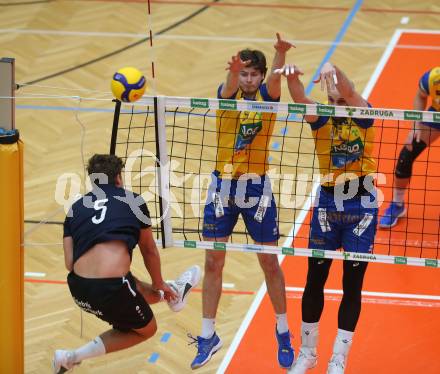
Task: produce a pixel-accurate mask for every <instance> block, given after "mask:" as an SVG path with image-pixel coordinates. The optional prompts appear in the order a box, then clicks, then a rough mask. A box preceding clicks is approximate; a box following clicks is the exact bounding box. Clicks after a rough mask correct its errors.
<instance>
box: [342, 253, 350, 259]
mask: <svg viewBox="0 0 440 374" xmlns="http://www.w3.org/2000/svg"><path fill="white" fill-rule="evenodd" d="M342 256H344V260H348V259H349V257H350V253H348V252H342Z"/></svg>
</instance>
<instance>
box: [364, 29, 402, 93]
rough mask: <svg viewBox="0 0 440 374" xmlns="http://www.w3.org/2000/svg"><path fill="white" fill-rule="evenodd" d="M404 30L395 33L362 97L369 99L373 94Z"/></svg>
mask: <svg viewBox="0 0 440 374" xmlns="http://www.w3.org/2000/svg"><path fill="white" fill-rule="evenodd" d="M402 31H403V30H402V29H397V30H396V31H394V34H393V36H392V37H391V40H390V42H389V43H388V46H387V48H386V49H385V51H384V53H383V54H382V57H381V58H380V60H379V63H378V64H377V66H376V69H375V70H374V72H373V75H372V76H371V78H370V80H369V82H368V84H367V86H366V87H365V89H364V92H363V93H362V96H363V97H364V98H368V97H369V96H370V94H371V91H373V88H374V86H375V85H376V83H377V80H378V79H379V76H380V74H381V73H382V70H383V69H384V67H385V65H386V63H387V62H388V59H389V58H390V56H391V53H392V52H393V50H394V47H395V46H396V44H397V41H398V40H399V38H400V36H401V35H402Z"/></svg>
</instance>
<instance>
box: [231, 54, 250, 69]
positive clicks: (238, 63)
mask: <svg viewBox="0 0 440 374" xmlns="http://www.w3.org/2000/svg"><path fill="white" fill-rule="evenodd" d="M250 63H251V60H247V61H243V60H242V59H241V58H240V53H237V54H236V55H235V56H232V57H231V60H230V61H228V65H229V66H228V67H227V68H226V69H225V70H230V71H231V72H232V73H239V72H240V71H241V69H243V68H245V67H246V66H248V65H249V64H250Z"/></svg>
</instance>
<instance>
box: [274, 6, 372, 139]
mask: <svg viewBox="0 0 440 374" xmlns="http://www.w3.org/2000/svg"><path fill="white" fill-rule="evenodd" d="M363 1H364V0H357V1H356V3H355V4H354V6H353V8H352V9H351V11H350V13H349V14H348V16H347V18H346V20H345V21H344V23H343V24H342V27H341V29H340V30H339V32H338V33H337V35H336V37H335V40H333V43H332V45H331V47H330V48H329V50H328V51H327V53H326V54H325V56H324V58H323V59H322V61H321V63H320V64H319V66H318V68H317V69H316V71H315V73H314V74H313V77H312V79H311V80H310V82H309V83H308V84H307V87H306V90H305V93H306V95H310V92H312V89H313V86H314V85H315V84H314V83H313V81H314V80H316V79H318V77H319V73H320V72H321V69H322V67H323V65H324V64H325V63H326V62H328V61H329V60H330V57H331V56H332V55H333V53H334V52H335V50H336V47H337V46H338V44H339V43H340V42H341V40H342V38H343V37H344V35H345V33H346V32H347V29H348V27H349V26H350V25H351V22H352V21H353V18H354V16H355V15H356V13H357V12H358V10H359V8H360V7H361V6H362V3H363ZM296 118H297V116H296V114H294V113H293V114H291V115H289V117H288V119H289V120H291V121H293V120H295V119H296ZM287 131H288V129H287V128H286V129H285V130H284V129H283V130H282V133H281V135H285V134H287Z"/></svg>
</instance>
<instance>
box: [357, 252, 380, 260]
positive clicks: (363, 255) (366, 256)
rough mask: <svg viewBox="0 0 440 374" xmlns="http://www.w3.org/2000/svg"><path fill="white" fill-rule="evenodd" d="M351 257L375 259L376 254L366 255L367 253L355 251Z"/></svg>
mask: <svg viewBox="0 0 440 374" xmlns="http://www.w3.org/2000/svg"><path fill="white" fill-rule="evenodd" d="M353 259H355V260H369V261H375V260H376V256H375V255H367V254H361V253H355V254H353Z"/></svg>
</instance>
